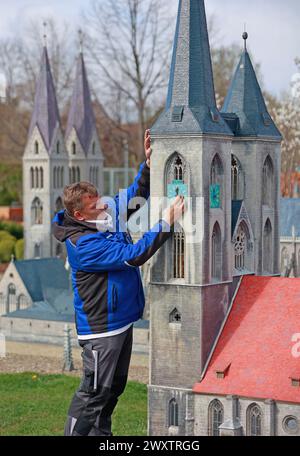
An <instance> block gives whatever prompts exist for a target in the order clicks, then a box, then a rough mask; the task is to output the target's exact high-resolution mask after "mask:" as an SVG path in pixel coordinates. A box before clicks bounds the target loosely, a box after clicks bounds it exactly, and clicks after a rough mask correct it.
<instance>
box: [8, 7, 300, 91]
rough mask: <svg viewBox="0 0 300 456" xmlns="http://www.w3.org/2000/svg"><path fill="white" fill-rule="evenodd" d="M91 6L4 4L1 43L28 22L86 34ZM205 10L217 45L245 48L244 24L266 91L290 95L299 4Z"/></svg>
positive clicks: (299, 47) (297, 52)
mask: <svg viewBox="0 0 300 456" xmlns="http://www.w3.org/2000/svg"><path fill="white" fill-rule="evenodd" d="M90 1H91V0H48V1H45V0H0V11H1V15H0V38H2V37H9V36H12V35H13V36H16V35H17V36H18V35H21V34H22V33H23V31H24V28H25V25H26V22H27V21H28V20H29V19H31V18H34V19H39V18H41V24H42V20H43V18H44V17H45V16H46V17H47V16H49V15H50V16H54V17H57V18H59V20H60V21H61V22H62V23H63V22H68V23H69V24H73V25H74V28H79V27H83V28H84V24H82V20H81V18H82V15H81V13H82V11H83V10H84V9H86V8H87V7H88V5H89V3H90ZM99 1H101V0H99ZM161 1H163V2H169V4H170V11H171V12H172V13H173V16H174V17H175V15H176V11H177V5H178V1H177V0H161ZM205 5H206V12H207V15H208V16H210V15H212V14H213V15H214V16H215V20H216V25H217V27H218V28H219V29H220V32H219V36H218V44H224V45H230V44H231V43H233V42H235V43H238V44H240V45H241V47H242V45H243V41H242V38H241V35H242V33H243V31H244V23H246V24H247V25H246V28H247V32H248V34H249V39H248V48H249V50H250V51H251V53H252V56H253V58H254V59H255V61H256V62H257V63H260V65H261V72H262V75H263V81H264V87H265V89H267V90H268V91H270V92H272V93H274V94H275V95H280V93H281V92H282V91H284V90H289V86H290V81H291V79H292V78H295V74H296V73H297V67H296V65H295V63H294V60H295V57H297V56H299V57H300V26H299V24H300V0H206V1H205ZM174 27H175V21H174Z"/></svg>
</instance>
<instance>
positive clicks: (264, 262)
mask: <svg viewBox="0 0 300 456" xmlns="http://www.w3.org/2000/svg"><path fill="white" fill-rule="evenodd" d="M243 38H244V41H245V48H244V51H243V53H242V55H241V58H240V61H239V63H238V66H237V69H236V71H235V74H234V77H233V79H232V83H231V86H230V88H229V91H228V94H227V97H226V99H225V102H224V106H223V108H222V110H221V112H222V116H223V117H224V119H225V120H226V121H227V122H228V124H229V125H230V126H231V129H232V131H233V132H234V135H235V137H234V140H233V143H232V200H233V201H234V202H233V205H234V206H237V205H238V201H243V202H244V206H245V208H246V210H247V213H248V216H249V219H250V224H251V226H252V230H253V235H254V240H255V242H254V244H253V245H252V243H251V242H250V243H249V233H248V232H247V231H248V230H247V229H245V230H242V231H240V232H239V236H240V237H241V236H244V237H245V239H247V241H248V242H247V243H246V244H247V245H246V250H249V249H250V250H251V249H253V250H254V251H253V256H254V265H253V272H255V274H257V275H274V274H280V265H279V200H280V169H281V163H280V154H281V140H282V136H281V134H280V132H279V131H278V129H277V127H276V125H275V124H274V122H273V120H272V118H271V116H270V114H269V113H268V110H267V107H266V104H265V101H264V97H263V95H262V92H261V89H260V87H259V84H258V81H257V78H256V74H255V71H254V68H253V66H252V63H251V60H250V57H249V54H248V51H247V46H246V40H247V38H248V34H247V33H244V35H243ZM243 231H244V232H243ZM235 245H236V249H235V252H234V265H233V266H234V268H235V270H236V269H237V267H238V264H239V259H238V252H237V249H238V248H239V242H237V240H236V239H235ZM249 253H250V252H246V255H247V254H249ZM235 272H236V273H238V271H237V270H236V271H235Z"/></svg>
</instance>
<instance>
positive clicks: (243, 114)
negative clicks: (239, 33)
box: [221, 32, 281, 139]
mask: <svg viewBox="0 0 300 456" xmlns="http://www.w3.org/2000/svg"><path fill="white" fill-rule="evenodd" d="M247 38H248V33H246V32H244V34H243V39H244V40H245V48H244V51H243V53H242V55H241V58H240V61H239V64H238V66H237V69H236V71H235V74H234V77H233V79H232V82H231V85H230V88H229V90H228V93H227V96H226V98H225V101H224V105H223V107H222V110H221V112H222V113H224V114H223V115H224V118H226V115H227V114H236V116H238V119H239V125H238V127H237V129H236V132H235V134H236V136H263V137H271V138H278V139H281V134H280V132H279V130H278V129H277V127H276V125H275V123H274V122H273V120H272V118H271V116H270V114H269V112H268V110H267V107H266V103H265V100H264V97H263V94H262V91H261V88H260V86H259V83H258V81H257V77H256V74H255V70H254V68H253V65H252V62H251V59H250V56H249V54H248V51H247V46H246V40H247Z"/></svg>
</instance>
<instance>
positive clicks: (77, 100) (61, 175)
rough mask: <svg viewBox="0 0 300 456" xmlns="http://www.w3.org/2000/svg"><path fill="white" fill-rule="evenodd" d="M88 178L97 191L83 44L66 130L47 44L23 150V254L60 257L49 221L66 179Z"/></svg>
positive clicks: (96, 147) (96, 150)
mask: <svg viewBox="0 0 300 456" xmlns="http://www.w3.org/2000/svg"><path fill="white" fill-rule="evenodd" d="M80 180H81V181H89V182H91V183H93V184H94V185H95V186H96V187H97V188H98V190H99V192H100V194H101V193H102V191H103V189H102V185H103V154H102V151H101V147H100V142H99V138H98V135H97V130H96V123H95V118H94V113H93V108H92V102H91V95H90V89H89V84H88V79H87V74H86V69H85V64H84V58H83V53H82V50H81V52H80V54H79V57H78V62H77V71H76V78H75V84H74V89H73V95H72V99H71V106H70V111H69V116H68V122H67V128H66V133H65V135H64V134H63V132H62V128H61V121H60V115H59V110H58V105H57V98H56V90H55V87H54V82H53V78H52V74H51V68H50V63H49V58H48V51H47V48H46V46H44V48H43V53H42V61H41V69H40V74H39V77H38V80H37V84H36V93H35V101H34V109H33V114H32V118H31V123H30V128H29V133H28V140H27V144H26V148H25V152H24V156H23V207H24V239H25V252H24V257H25V259H31V258H48V257H55V256H58V257H64V256H65V255H64V252H63V249H64V246H63V245H62V244H61V243H59V242H58V241H56V240H55V238H54V236H53V235H52V232H51V222H52V219H53V217H54V215H55V213H56V212H57V211H59V210H61V209H62V208H63V203H62V192H63V188H64V186H65V185H68V184H72V183H74V182H78V181H80Z"/></svg>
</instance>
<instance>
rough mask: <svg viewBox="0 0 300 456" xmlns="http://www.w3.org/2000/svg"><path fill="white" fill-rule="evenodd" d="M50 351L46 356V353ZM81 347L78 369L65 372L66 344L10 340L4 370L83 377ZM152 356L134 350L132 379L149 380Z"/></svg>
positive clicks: (76, 352)
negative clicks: (150, 357)
mask: <svg viewBox="0 0 300 456" xmlns="http://www.w3.org/2000/svg"><path fill="white" fill-rule="evenodd" d="M45 354H46V356H45ZM80 354H81V349H80V348H74V349H73V361H74V368H75V369H74V370H73V371H71V372H64V371H63V369H62V368H63V347H61V346H55V345H47V344H36V343H23V342H12V341H7V342H6V356H5V357H4V358H0V372H1V373H4V372H37V373H41V374H61V373H65V374H68V375H73V376H81V373H82V370H81V369H82V362H81V356H80ZM148 375H149V369H148V356H147V355H144V354H136V353H133V354H132V357H131V363H130V368H129V376H128V378H129V380H134V381H137V382H141V383H145V384H147V383H148Z"/></svg>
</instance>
